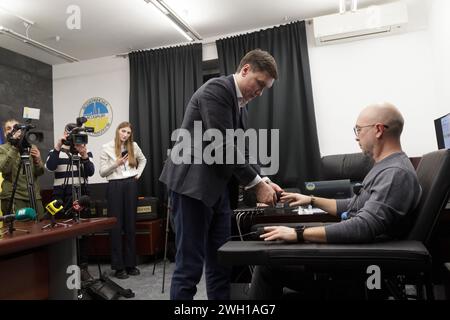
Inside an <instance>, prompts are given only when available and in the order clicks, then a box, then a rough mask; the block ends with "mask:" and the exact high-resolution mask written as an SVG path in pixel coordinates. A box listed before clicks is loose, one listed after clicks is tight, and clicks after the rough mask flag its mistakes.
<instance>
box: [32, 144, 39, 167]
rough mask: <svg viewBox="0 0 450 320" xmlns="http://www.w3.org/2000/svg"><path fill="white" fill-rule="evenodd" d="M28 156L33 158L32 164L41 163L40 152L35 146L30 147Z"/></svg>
mask: <svg viewBox="0 0 450 320" xmlns="http://www.w3.org/2000/svg"><path fill="white" fill-rule="evenodd" d="M30 156H31V157H32V158H33V162H34V163H35V164H39V163H41V162H42V159H41V152H40V151H39V149H38V148H37V147H36V146H32V147H31V150H30Z"/></svg>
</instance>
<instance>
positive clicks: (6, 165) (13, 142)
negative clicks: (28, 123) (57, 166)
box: [0, 119, 44, 220]
mask: <svg viewBox="0 0 450 320" xmlns="http://www.w3.org/2000/svg"><path fill="white" fill-rule="evenodd" d="M18 123H19V122H18V121H17V120H15V119H10V120H7V121H5V123H4V125H3V132H4V134H5V138H6V140H7V142H6V143H4V144H2V145H0V172H2V174H3V179H4V180H3V182H2V192H1V193H0V199H1V208H2V212H3V214H11V213H10V212H6V211H7V210H8V205H9V201H10V198H11V195H12V191H13V185H14V180H15V179H16V173H17V170H18V168H19V166H20V165H21V162H20V150H19V149H20V148H21V145H20V143H21V141H22V140H21V138H22V135H23V132H22V130H15V129H14V125H16V124H18ZM29 152H30V156H31V158H32V161H30V164H31V168H32V173H33V178H34V192H35V197H36V213H37V215H38V218H39V220H40V219H42V218H43V216H44V207H43V206H42V198H41V193H40V189H39V185H38V183H37V180H38V177H39V176H41V175H43V174H44V165H43V163H42V159H41V153H40V152H39V149H38V148H37V147H36V146H35V145H32V146H31V148H30V150H29ZM25 207H31V202H30V197H29V195H28V188H27V177H26V174H25V173H24V170H20V171H19V178H18V180H17V189H16V194H15V196H14V203H13V212H15V211H16V210H17V209H21V208H25Z"/></svg>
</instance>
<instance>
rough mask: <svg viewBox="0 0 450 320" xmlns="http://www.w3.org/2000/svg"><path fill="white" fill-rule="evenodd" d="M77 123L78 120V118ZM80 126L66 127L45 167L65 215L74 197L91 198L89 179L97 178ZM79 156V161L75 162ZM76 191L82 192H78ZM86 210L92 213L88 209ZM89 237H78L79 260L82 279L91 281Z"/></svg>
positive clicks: (55, 197)
mask: <svg viewBox="0 0 450 320" xmlns="http://www.w3.org/2000/svg"><path fill="white" fill-rule="evenodd" d="M77 120H78V119H77ZM81 125H82V124H81V123H79V124H76V123H69V124H67V125H66V126H65V128H64V133H63V135H62V137H61V138H60V139H58V141H57V142H56V143H55V147H54V149H52V150H50V152H49V154H48V156H47V160H46V162H45V166H46V168H47V169H48V170H49V171H52V172H54V178H55V179H54V181H53V199H59V200H61V201H62V202H63V204H64V212H68V211H70V209H71V208H72V206H73V203H74V201H75V200H77V199H74V198H73V196H74V194H77V196H84V195H88V194H89V192H88V189H87V185H88V177H91V176H93V175H94V172H95V166H94V163H93V161H92V159H93V157H92V153H91V152H89V151H88V150H87V147H86V143H87V136H86V137H83V135H84V134H81V135H80V134H79V132H80V130H81V129H82V128H81ZM74 157H79V163H78V161H73V160H74ZM75 188H78V189H79V190H76V191H75ZM84 210H89V208H85V209H84ZM87 242H88V241H87V238H86V237H84V236H82V237H80V238H79V241H78V245H79V260H78V264H79V266H80V269H81V280H82V281H87V280H90V279H92V277H91V275H90V274H89V272H88V271H87V269H88V254H87V253H88V249H87Z"/></svg>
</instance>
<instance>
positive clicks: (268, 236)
mask: <svg viewBox="0 0 450 320" xmlns="http://www.w3.org/2000/svg"><path fill="white" fill-rule="evenodd" d="M259 237H260V238H261V239H264V241H271V240H284V241H289V242H297V232H295V229H294V228H289V227H283V226H275V227H264V233H263V234H262V235H260V236H259Z"/></svg>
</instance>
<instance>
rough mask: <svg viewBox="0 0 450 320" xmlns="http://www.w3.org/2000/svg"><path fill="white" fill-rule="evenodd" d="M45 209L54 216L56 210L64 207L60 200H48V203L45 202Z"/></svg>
mask: <svg viewBox="0 0 450 320" xmlns="http://www.w3.org/2000/svg"><path fill="white" fill-rule="evenodd" d="M45 209H47V211H48V212H49V213H50V214H51V215H52V216H54V215H55V214H57V213H58V212H60V211H61V210H62V209H64V206H63V203H62V201H61V200H58V199H57V200H53V201H52V202H50V203H49V204H47V205H46V206H45Z"/></svg>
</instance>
